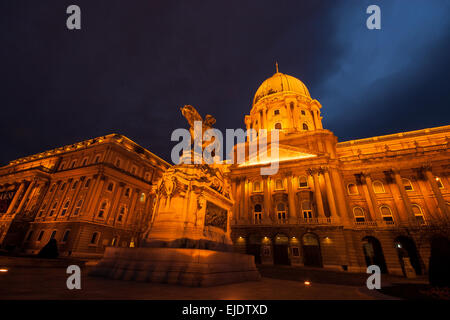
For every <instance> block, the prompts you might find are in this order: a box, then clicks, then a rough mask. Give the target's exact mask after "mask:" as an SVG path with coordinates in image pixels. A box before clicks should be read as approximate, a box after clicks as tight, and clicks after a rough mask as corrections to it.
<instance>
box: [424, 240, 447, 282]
mask: <svg viewBox="0 0 450 320" xmlns="http://www.w3.org/2000/svg"><path fill="white" fill-rule="evenodd" d="M430 244H431V254H430V260H429V266H428V279H429V281H430V284H431V285H432V286H433V287H450V274H449V270H450V240H449V239H448V238H446V237H443V236H435V237H433V238H432V239H431V243H430Z"/></svg>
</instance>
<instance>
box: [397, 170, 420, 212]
mask: <svg viewBox="0 0 450 320" xmlns="http://www.w3.org/2000/svg"><path fill="white" fill-rule="evenodd" d="M392 172H393V174H394V179H395V183H396V184H397V188H398V190H399V191H400V194H401V196H402V200H403V204H404V206H405V211H406V214H407V217H406V218H407V220H409V219H414V220H415V216H414V212H413V210H412V206H411V201H410V200H409V197H408V194H407V193H406V190H405V186H404V185H403V181H402V177H401V176H400V173H399V172H398V170H395V169H392Z"/></svg>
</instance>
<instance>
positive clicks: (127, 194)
mask: <svg viewBox="0 0 450 320" xmlns="http://www.w3.org/2000/svg"><path fill="white" fill-rule="evenodd" d="M129 196H130V188H127V189H126V190H125V197H127V198H128V197H129Z"/></svg>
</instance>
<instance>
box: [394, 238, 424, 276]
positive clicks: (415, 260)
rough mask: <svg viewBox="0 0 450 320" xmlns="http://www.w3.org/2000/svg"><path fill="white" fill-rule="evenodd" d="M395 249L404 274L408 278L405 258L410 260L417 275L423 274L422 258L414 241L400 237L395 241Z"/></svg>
mask: <svg viewBox="0 0 450 320" xmlns="http://www.w3.org/2000/svg"><path fill="white" fill-rule="evenodd" d="M395 247H396V248H397V253H398V258H399V260H400V265H401V266H402V270H403V274H404V275H405V276H406V272H405V265H404V260H403V259H404V258H409V261H410V262H411V266H412V267H413V268H414V271H415V272H416V274H417V275H421V274H422V265H421V263H420V256H419V253H418V252H417V248H416V244H415V243H414V240H413V239H411V238H409V237H405V236H400V237H397V238H396V239H395Z"/></svg>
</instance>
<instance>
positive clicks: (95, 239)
mask: <svg viewBox="0 0 450 320" xmlns="http://www.w3.org/2000/svg"><path fill="white" fill-rule="evenodd" d="M99 237H100V233H99V232H97V231H95V232H94V233H93V234H92V237H91V242H90V244H91V245H96V244H97V242H98V238H99Z"/></svg>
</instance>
